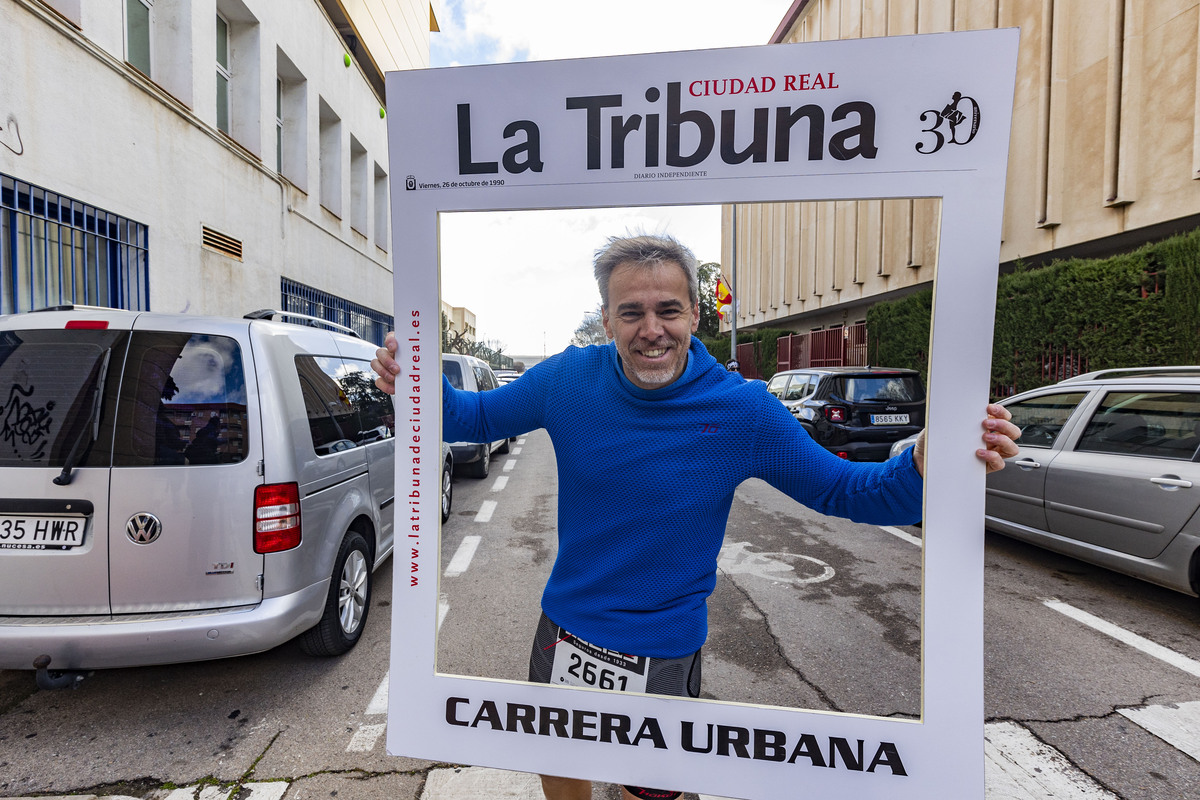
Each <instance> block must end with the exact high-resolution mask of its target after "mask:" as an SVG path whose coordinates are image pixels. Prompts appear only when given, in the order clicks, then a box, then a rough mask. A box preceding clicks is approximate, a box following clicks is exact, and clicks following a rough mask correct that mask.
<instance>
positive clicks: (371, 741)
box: [346, 722, 387, 753]
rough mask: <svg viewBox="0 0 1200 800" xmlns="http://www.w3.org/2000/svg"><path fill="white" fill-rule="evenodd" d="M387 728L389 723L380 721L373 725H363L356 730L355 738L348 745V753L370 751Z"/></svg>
mask: <svg viewBox="0 0 1200 800" xmlns="http://www.w3.org/2000/svg"><path fill="white" fill-rule="evenodd" d="M385 730H387V723H386V722H380V723H378V724H372V725H362V726H360V727H359V729H358V730H356V731H355V732H354V738H352V739H351V740H350V744H349V745H347V746H346V752H347V753H369V752H371V751H372V750H374V749H375V743H376V742H378V741H379V737H380V736H382V735H383V732H384V731H385Z"/></svg>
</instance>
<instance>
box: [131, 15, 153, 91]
mask: <svg viewBox="0 0 1200 800" xmlns="http://www.w3.org/2000/svg"><path fill="white" fill-rule="evenodd" d="M153 15H154V0H125V60H126V61H127V62H128V63H129V64H130V65H131V66H134V67H136V68H137V69H138V70H139V71H141V73H142V74H143V75H147V76H149V75H150V74H151V72H150V64H151V57H150V38H151V37H150V31H151V28H152V26H153V24H154V16H153Z"/></svg>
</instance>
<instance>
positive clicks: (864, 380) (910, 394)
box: [841, 375, 925, 403]
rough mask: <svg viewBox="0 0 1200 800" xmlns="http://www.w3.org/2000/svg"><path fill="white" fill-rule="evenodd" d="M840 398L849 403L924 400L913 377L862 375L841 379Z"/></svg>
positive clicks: (922, 392)
mask: <svg viewBox="0 0 1200 800" xmlns="http://www.w3.org/2000/svg"><path fill="white" fill-rule="evenodd" d="M841 394H842V397H844V398H845V399H846V400H848V401H849V402H851V403H869V402H878V403H886V402H891V403H913V402H917V401H919V400H924V399H925V390H924V389H923V388H922V386H921V382H920V381H919V380H918V379H917V377H916V376H915V375H863V376H854V377H847V378H843V379H842V392H841Z"/></svg>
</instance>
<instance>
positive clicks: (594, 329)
mask: <svg viewBox="0 0 1200 800" xmlns="http://www.w3.org/2000/svg"><path fill="white" fill-rule="evenodd" d="M607 342H608V336H607V335H606V334H605V333H604V320H603V317H602V315H601V312H600V306H599V305H597V306H596V310H595V311H589V312H587V313H586V314H584V315H583V321H582V322H580V323H579V326H578V327H577V328H575V333H574V335H572V336H571V344H573V345H575V346H576V347H587V346H588V345H589V344H606V343H607Z"/></svg>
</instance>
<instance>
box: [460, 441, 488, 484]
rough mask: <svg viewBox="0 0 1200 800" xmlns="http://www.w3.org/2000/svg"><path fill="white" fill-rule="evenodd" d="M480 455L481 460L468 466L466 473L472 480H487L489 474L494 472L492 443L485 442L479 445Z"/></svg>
mask: <svg viewBox="0 0 1200 800" xmlns="http://www.w3.org/2000/svg"><path fill="white" fill-rule="evenodd" d="M479 447H480V451H479V452H480V453H482V455H480V456H479V460H478V461H476V462H474V463H472V464H467V467H466V472H467V474H468V475H470V476H471V477H472V478H486V477H487V476H488V473H489V472H491V471H492V445H491V443H490V442H484V443H483V444H481V445H479Z"/></svg>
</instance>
